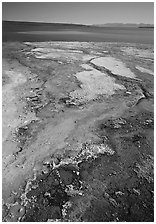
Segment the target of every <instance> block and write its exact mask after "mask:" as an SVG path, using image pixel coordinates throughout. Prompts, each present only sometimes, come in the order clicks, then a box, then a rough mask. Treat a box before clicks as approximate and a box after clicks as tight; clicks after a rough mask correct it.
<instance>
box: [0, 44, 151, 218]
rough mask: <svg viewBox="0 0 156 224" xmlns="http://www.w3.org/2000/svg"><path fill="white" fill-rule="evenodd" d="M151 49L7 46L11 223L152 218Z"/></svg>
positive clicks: (6, 174) (7, 205) (6, 213)
mask: <svg viewBox="0 0 156 224" xmlns="http://www.w3.org/2000/svg"><path fill="white" fill-rule="evenodd" d="M152 49H153V46H152V45H148V50H147V45H145V46H144V45H140V46H139V45H137V46H136V45H135V44H124V43H121V44H118V43H96V44H95V43H85V42H84V43H80V42H73V43H72V42H70V43H66V42H44V43H42V42H40V43H39V42H38V43H33V42H32V43H29V42H26V43H16V45H15V44H14V43H11V42H10V43H4V44H3V80H5V81H4V83H3V90H2V91H3V92H2V94H3V221H7V222H8V221H14V222H16V221H23V222H32V221H33V222H34V221H36V222H41V221H42V222H45V221H73V222H75V221H80V222H81V221H104V222H105V221H152V220H153V141H154V136H153V129H154V128H153V122H154V121H153V110H154V103H153V75H151V74H152V72H151V71H152V67H153V60H150V61H149V60H146V59H147V58H148V59H149V57H150V58H151V59H152V57H153V56H152V53H151V52H152ZM138 52H143V53H144V54H143V55H144V57H143V56H142V53H138ZM143 68H144V69H143Z"/></svg>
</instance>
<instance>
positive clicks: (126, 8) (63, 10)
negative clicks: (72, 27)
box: [2, 2, 154, 24]
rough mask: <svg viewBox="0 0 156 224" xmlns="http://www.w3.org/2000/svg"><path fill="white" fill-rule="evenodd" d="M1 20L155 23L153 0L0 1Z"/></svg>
mask: <svg viewBox="0 0 156 224" xmlns="http://www.w3.org/2000/svg"><path fill="white" fill-rule="evenodd" d="M2 17H3V20H19V21H43V22H58V23H59V22H60V23H61V22H63V23H81V24H104V23H116V22H121V23H152V24H153V23H154V3H152V2H98V3H95V2H3V3H2Z"/></svg>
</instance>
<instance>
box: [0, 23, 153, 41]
mask: <svg viewBox="0 0 156 224" xmlns="http://www.w3.org/2000/svg"><path fill="white" fill-rule="evenodd" d="M2 38H3V42H5V41H37V42H38V41H92V42H127V43H141V44H153V43H154V29H152V28H125V27H124V28H118V27H101V28H100V27H98V29H97V27H95V28H94V27H93V28H92V29H91V30H86V31H85V30H71V29H69V30H68V29H66V30H54V31H46V30H41V31H40V30H34V31H33V30H30V31H28V30H27V31H17V32H16V31H15V32H13V31H11V32H10V31H4V32H3V33H2Z"/></svg>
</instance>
